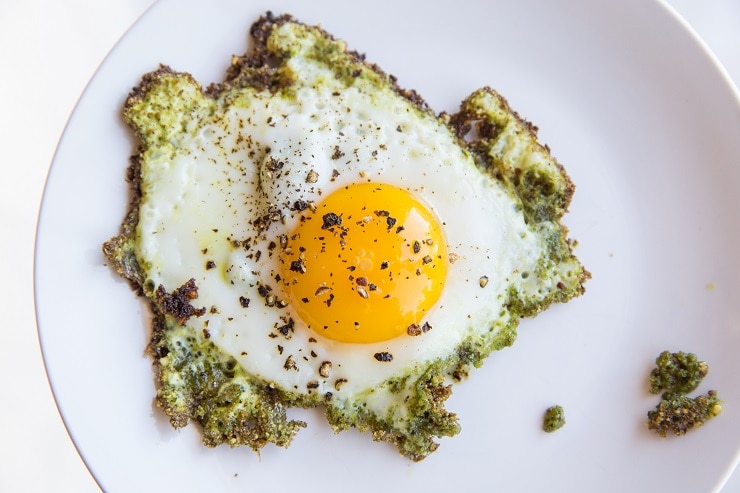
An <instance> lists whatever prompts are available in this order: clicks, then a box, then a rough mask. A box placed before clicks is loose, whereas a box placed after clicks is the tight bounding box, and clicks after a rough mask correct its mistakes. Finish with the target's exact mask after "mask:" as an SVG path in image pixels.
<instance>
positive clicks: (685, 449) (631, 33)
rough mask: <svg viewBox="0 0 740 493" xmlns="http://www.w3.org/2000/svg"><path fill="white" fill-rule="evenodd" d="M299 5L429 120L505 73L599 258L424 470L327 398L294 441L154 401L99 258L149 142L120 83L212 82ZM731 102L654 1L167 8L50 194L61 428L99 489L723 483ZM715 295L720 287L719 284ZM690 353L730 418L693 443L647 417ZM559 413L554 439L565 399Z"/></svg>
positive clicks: (739, 368) (693, 487) (732, 395)
mask: <svg viewBox="0 0 740 493" xmlns="http://www.w3.org/2000/svg"><path fill="white" fill-rule="evenodd" d="M268 9H271V10H273V11H274V12H276V13H281V12H290V13H293V14H294V15H296V16H297V17H298V18H299V19H301V20H303V21H305V22H308V23H321V24H322V25H323V27H324V28H326V29H327V30H328V31H329V32H331V33H333V34H335V35H336V36H338V37H341V38H343V39H345V40H347V41H348V42H349V45H350V48H352V49H356V50H358V51H361V52H365V53H366V54H367V57H368V60H370V61H373V62H377V63H378V64H379V65H380V66H381V67H383V68H384V69H385V70H386V71H388V72H390V73H393V74H395V75H397V76H398V78H399V81H400V83H401V85H402V86H404V87H409V88H415V89H417V90H418V91H419V92H420V93H421V94H422V95H423V96H425V98H426V99H427V101H428V102H429V103H430V104H431V105H432V107H434V108H435V109H436V110H438V111H441V110H447V111H454V110H455V109H456V105H457V104H458V103H459V101H460V100H462V99H463V98H464V97H465V96H466V95H467V94H468V93H470V92H471V91H472V90H474V89H475V88H477V87H479V86H482V85H491V86H493V87H495V88H496V89H498V90H499V91H501V92H502V93H503V94H504V95H506V96H507V97H508V99H509V101H510V103H511V104H512V106H513V107H514V108H515V109H516V110H517V111H519V112H520V113H521V114H522V115H523V116H524V117H526V118H528V119H530V120H531V121H533V122H535V123H536V124H537V125H538V126H539V127H540V129H541V130H540V136H541V138H542V140H543V141H544V142H546V143H548V144H549V145H550V146H551V148H552V149H553V153H554V154H555V155H556V156H557V157H558V158H559V160H560V161H561V162H562V163H564V164H565V166H566V168H567V170H568V172H569V173H570V175H571V176H572V178H573V179H574V181H575V182H576V184H577V186H578V189H577V192H576V196H575V199H574V202H573V205H572V207H571V212H570V214H569V215H567V216H566V218H565V222H566V223H567V225H568V226H569V227H570V229H571V234H572V236H573V237H574V238H577V239H578V240H579V242H580V246H579V248H578V250H577V253H578V254H579V256H580V257H581V259H582V260H583V262H584V263H585V264H586V266H587V267H588V268H589V269H590V270H591V271H592V273H593V279H592V280H591V281H590V282H589V284H588V290H587V293H586V295H585V296H584V297H582V298H580V299H578V300H576V301H573V302H571V303H569V304H567V305H562V306H557V307H554V308H553V309H551V310H550V311H548V312H546V313H544V314H543V315H541V316H539V317H537V318H536V319H533V320H525V321H524V322H523V323H522V325H521V326H520V329H519V334H520V335H519V340H518V341H517V343H516V344H515V345H514V346H513V348H510V349H506V350H504V351H501V352H499V353H496V354H494V355H493V356H492V357H491V358H489V360H488V361H487V362H486V364H485V366H484V367H483V368H482V369H480V370H478V371H475V372H473V373H472V377H471V379H470V380H469V381H467V382H465V383H463V384H461V385H459V386H457V387H456V389H455V394H454V395H453V397H452V398H451V399H450V401H449V402H448V408H450V409H451V410H454V411H456V412H457V413H458V414H459V416H460V418H461V421H462V425H463V431H462V433H461V434H460V435H459V436H457V437H455V438H448V439H444V440H443V441H442V446H441V447H440V449H439V450H438V452H437V453H435V454H433V455H432V456H431V457H429V458H428V459H427V460H425V461H423V462H421V463H416V464H414V463H409V462H408V461H407V460H405V459H403V458H401V457H400V456H399V455H397V454H396V452H395V451H394V450H393V449H392V448H391V447H390V446H388V445H385V444H375V443H372V442H371V440H370V437H369V436H362V435H360V434H359V433H351V432H350V433H345V434H341V435H338V436H334V435H333V434H332V433H331V431H330V430H329V428H328V426H327V425H326V424H324V423H323V422H322V420H321V419H320V417H319V413H317V412H307V411H297V412H295V413H293V414H294V415H295V416H296V417H301V418H303V419H307V420H308V421H309V428H308V429H307V430H303V431H302V432H300V433H299V435H298V437H297V439H296V441H295V443H294V445H293V446H292V447H291V448H290V449H289V450H283V449H279V448H276V447H267V448H266V449H264V450H263V451H262V454H261V456H257V455H256V454H254V453H252V452H251V451H250V450H248V449H229V448H226V447H221V448H218V449H215V450H212V449H206V448H204V447H202V446H201V445H200V444H199V436H198V433H197V430H196V429H195V428H194V427H192V426H190V427H188V428H186V429H185V430H183V431H179V432H178V431H174V430H172V429H171V428H170V427H169V425H168V423H167V422H166V419H164V417H163V415H162V413H161V412H159V411H158V410H156V409H155V407H154V406H153V396H154V383H153V377H152V373H151V362H150V360H149V359H148V358H147V357H146V356H145V355H144V347H145V345H146V343H147V338H148V334H149V326H148V315H147V313H146V309H145V308H144V306H143V305H142V304H141V302H140V300H137V299H136V298H135V297H134V296H133V294H132V293H131V291H130V290H129V287H128V285H127V284H126V283H125V282H123V281H121V280H120V279H118V278H117V276H116V275H115V274H114V273H112V272H111V271H110V270H109V269H108V268H107V267H106V266H105V265H104V259H103V257H102V254H101V251H100V245H101V243H102V242H103V241H105V240H106V239H108V238H109V237H110V236H112V235H114V234H116V232H117V229H118V225H119V223H120V221H121V219H122V217H123V213H124V211H125V209H126V205H127V201H128V191H127V185H126V184H125V182H124V176H125V169H126V167H127V165H128V156H129V155H130V154H132V153H133V152H134V151H135V146H136V144H135V142H134V140H133V138H132V137H131V135H130V134H129V132H128V131H127V129H126V128H125V126H124V125H123V124H122V122H121V117H120V108H121V105H122V103H123V100H124V98H125V97H126V95H127V93H128V91H129V90H130V88H131V87H132V86H134V85H135V84H136V83H137V82H138V78H139V77H140V76H141V75H142V74H143V73H145V72H147V71H150V70H152V69H154V68H156V67H157V65H158V64H159V63H166V64H168V65H170V66H171V67H173V68H174V69H176V70H183V71H189V72H191V73H193V74H194V75H195V77H196V78H197V79H198V80H200V81H202V82H204V83H206V84H207V83H209V82H211V81H218V80H221V78H222V76H223V73H224V71H225V68H226V67H227V66H228V63H229V58H230V55H231V54H233V53H237V54H239V53H242V52H244V51H245V50H246V49H247V31H248V27H249V25H250V24H251V22H252V21H254V20H255V19H256V18H257V17H258V16H259V14H261V13H262V12H263V11H265V10H268ZM739 136H740V105H739V104H738V99H737V96H736V94H735V93H734V92H733V89H731V84H730V83H729V82H728V81H727V80H726V79H725V78H724V76H723V75H722V71H721V70H720V69H719V68H718V67H717V66H716V64H715V62H714V61H713V59H712V57H711V56H710V55H708V54H707V52H706V51H705V50H704V49H703V48H702V46H701V44H700V43H699V42H697V40H696V39H694V38H693V37H692V35H691V34H690V33H689V32H688V31H687V29H686V28H685V27H684V25H683V24H682V23H681V22H680V21H679V20H678V19H677V18H675V17H674V16H673V15H672V14H671V13H670V12H669V10H668V9H667V7H665V6H664V5H663V4H661V3H659V2H655V1H645V0H623V1H621V2H612V1H607V0H603V1H594V0H561V1H558V2H551V1H547V0H525V1H521V0H520V1H517V2H513V1H507V2H505V1H497V2H484V1H478V2H476V1H473V0H458V1H455V2H444V3H442V2H440V3H428V2H397V1H390V0H378V1H374V2H363V3H352V2H346V1H342V0H336V1H321V2H310V3H309V2H303V3H302V2H298V1H294V2H291V1H287V0H286V1H283V0H275V1H270V2H266V1H262V0H253V1H246V2H245V1H242V0H227V1H223V2H209V3H208V4H206V3H205V2H200V1H196V0H193V1H189V2H178V1H174V0H171V1H162V2H160V3H158V4H156V5H154V7H153V8H152V9H151V10H149V11H148V12H147V13H146V14H145V15H144V16H143V18H142V19H141V20H140V21H139V22H138V23H137V24H136V25H135V26H134V27H133V28H132V29H131V30H130V32H129V33H128V34H127V35H126V36H125V37H124V39H123V40H122V41H121V42H120V43H119V44H118V45H117V46H116V47H115V49H114V50H113V51H112V52H111V54H110V56H109V57H108V58H107V59H106V61H105V62H104V63H103V65H102V66H101V67H100V69H99V71H98V72H97V74H96V75H95V77H94V79H93V80H92V82H91V83H90V85H89V87H88V89H87V90H86V92H85V94H84V96H83V97H82V99H81V100H80V102H79V104H78V106H77V109H76V110H75V112H74V114H73V115H72V118H71V119H70V122H69V125H68V127H67V129H66V131H65V134H64V137H63V139H62V141H61V143H60V145H59V149H58V151H57V154H56V157H55V160H54V163H53V166H52V168H51V172H50V174H49V178H48V183H47V187H46V191H45V196H44V202H43V206H42V211H41V217H40V221H39V230H38V240H37V241H38V242H37V251H36V298H37V315H38V323H39V332H40V337H41V342H42V347H43V352H44V358H45V361H46V365H47V371H48V374H49V378H50V380H51V383H52V387H53V389H54V394H55V397H56V400H57V404H58V406H59V409H60V410H61V413H62V415H63V417H64V420H65V423H66V425H67V427H68V429H69V432H70V434H71V436H72V438H73V440H74V441H75V444H76V446H77V448H78V449H79V451H80V453H81V455H82V457H83V458H84V460H85V462H86V464H87V465H88V467H89V468H90V470H91V471H92V473H93V475H94V476H95V478H96V480H97V481H98V482H99V484H100V485H101V487H102V488H103V489H104V490H105V491H107V492H119V491H120V492H129V491H157V490H158V491H183V492H189V491H206V490H214V491H235V492H236V491H247V490H249V491H253V490H257V489H259V490H261V491H270V490H281V491H290V488H309V487H310V488H321V489H322V490H323V491H342V490H346V489H348V488H352V489H353V490H355V491H373V492H376V491H385V490H391V491H401V490H408V491H413V490H417V489H418V490H422V489H424V490H427V491H436V490H448V489H450V488H453V487H454V488H456V489H457V490H461V491H462V490H466V489H468V488H466V487H473V486H474V487H477V488H481V491H483V489H482V488H484V487H486V486H490V487H494V486H495V487H496V490H497V491H545V490H547V491H571V492H577V491H583V492H593V491H599V492H607V491H614V492H622V491H673V492H684V491H685V492H692V493H693V492H700V491H712V490H717V489H719V488H720V487H721V485H722V484H723V482H724V479H725V478H726V476H727V475H728V474H729V473H730V471H731V470H732V467H733V466H734V464H735V463H736V460H737V457H738V450H739V447H740V427H738V426H737V423H738V421H739V420H740V404H739V403H740V386H738V385H737V384H736V382H737V375H740V358H738V357H737V354H738V347H740V346H739V345H740V303H738V300H740V260H738V255H737V253H736V251H737V247H736V244H737V242H738V240H740V225H739V224H738V221H737V219H736V213H737V211H738V210H740V199H739V198H738V197H740V194H739V193H738V190H740V138H739ZM712 288H713V289H712ZM664 349H671V350H678V349H682V350H687V351H692V352H695V353H697V354H698V355H699V356H700V357H701V358H703V359H705V360H707V361H708V362H709V363H710V366H711V373H710V375H709V376H708V377H707V379H706V380H705V383H704V384H703V385H702V387H700V389H699V390H701V391H707V390H709V389H710V388H715V389H717V390H718V391H719V393H720V396H721V397H723V398H724V399H725V401H726V402H725V411H724V413H723V414H722V415H721V416H720V417H718V418H717V419H715V420H714V421H712V422H710V423H709V424H707V425H706V426H705V427H704V428H703V429H701V430H699V431H696V432H691V433H689V434H688V435H687V436H685V437H681V438H678V439H676V438H668V439H659V438H657V437H656V436H654V435H652V434H651V433H650V432H648V431H647V430H646V427H645V425H644V420H645V414H646V412H647V411H648V410H649V409H651V408H652V407H653V406H654V405H655V404H656V397H655V396H652V395H650V394H648V392H647V383H646V378H647V374H648V372H649V370H650V368H651V365H652V362H653V360H654V358H655V357H656V356H657V354H658V353H659V352H660V351H662V350H664ZM554 403H559V404H562V405H563V406H564V407H565V410H566V415H567V420H568V424H567V425H566V426H565V428H563V429H562V430H560V431H558V432H557V433H554V434H549V435H548V434H545V433H543V432H542V431H541V430H540V426H541V420H542V413H543V411H544V409H545V408H546V407H548V406H549V405H551V404H554Z"/></svg>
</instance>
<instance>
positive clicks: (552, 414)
mask: <svg viewBox="0 0 740 493" xmlns="http://www.w3.org/2000/svg"><path fill="white" fill-rule="evenodd" d="M564 425H565V411H564V410H563V406H552V407H548V408H547V411H545V419H544V422H543V423H542V429H543V430H545V431H546V432H547V433H552V432H553V431H555V430H559V429H560V428H562V427H563V426H564Z"/></svg>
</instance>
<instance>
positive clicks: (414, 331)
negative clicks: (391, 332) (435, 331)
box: [406, 324, 421, 336]
mask: <svg viewBox="0 0 740 493" xmlns="http://www.w3.org/2000/svg"><path fill="white" fill-rule="evenodd" d="M406 333H407V334H408V335H410V336H420V335H421V326H420V325H419V324H411V325H409V326H408V328H407V329H406Z"/></svg>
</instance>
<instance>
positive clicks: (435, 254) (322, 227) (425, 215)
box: [280, 183, 448, 343]
mask: <svg viewBox="0 0 740 493" xmlns="http://www.w3.org/2000/svg"><path fill="white" fill-rule="evenodd" d="M312 209H313V208H312ZM306 212H307V214H306V215H305V216H304V218H303V219H302V221H301V222H300V223H299V224H298V226H297V227H296V228H295V230H293V231H292V232H291V234H290V235H289V237H288V241H287V242H285V243H286V244H285V248H283V250H282V253H281V259H280V260H281V268H282V272H281V278H282V280H283V281H284V285H285V289H286V291H287V293H288V295H289V297H290V300H291V302H292V304H293V306H294V307H295V309H296V311H297V313H298V315H299V316H300V317H301V318H302V319H303V321H304V322H305V323H306V325H308V326H309V327H310V328H311V329H313V330H314V331H315V332H317V333H319V334H321V335H323V336H325V337H328V338H330V339H334V340H337V341H342V342H353V343H369V342H380V341H385V340H388V339H392V338H394V337H398V336H399V335H402V334H409V335H412V336H414V335H420V334H423V333H424V332H426V331H428V330H429V329H431V327H430V326H429V324H426V323H425V322H424V320H423V317H424V314H425V313H426V312H427V311H428V310H429V309H430V308H431V307H432V306H433V305H434V303H435V302H436V301H437V299H439V296H440V294H441V292H442V288H443V287H444V283H445V277H446V275H447V263H448V258H447V251H446V246H445V241H444V237H443V235H442V231H441V228H440V226H439V224H438V221H437V219H436V218H435V217H434V215H433V214H432V213H431V212H430V211H429V210H428V209H427V208H426V207H425V206H424V205H422V204H421V203H420V202H419V201H418V200H416V198H414V197H413V196H412V195H411V194H410V193H409V192H407V191H405V190H401V189H400V188H396V187H393V186H389V185H383V184H377V183H362V184H356V185H350V186H348V187H345V188H341V189H339V190H337V191H335V192H334V193H332V194H331V195H329V196H328V197H327V198H326V199H325V200H324V201H323V202H321V203H320V204H319V205H318V206H317V207H316V208H315V210H313V211H311V210H306Z"/></svg>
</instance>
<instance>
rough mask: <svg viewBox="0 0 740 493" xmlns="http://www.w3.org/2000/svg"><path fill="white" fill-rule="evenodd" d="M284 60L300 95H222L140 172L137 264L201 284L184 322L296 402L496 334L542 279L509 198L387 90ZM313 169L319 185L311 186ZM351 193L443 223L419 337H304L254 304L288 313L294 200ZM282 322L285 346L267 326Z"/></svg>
mask: <svg viewBox="0 0 740 493" xmlns="http://www.w3.org/2000/svg"><path fill="white" fill-rule="evenodd" d="M291 63H292V64H293V66H292V69H293V70H294V71H296V72H299V73H301V74H302V77H301V79H300V81H299V82H298V83H297V84H298V85H297V86H296V87H295V88H294V89H295V94H294V95H291V96H290V97H274V96H273V95H272V94H271V93H269V92H266V91H263V92H257V91H252V92H249V91H242V92H241V93H240V94H239V95H238V98H235V97H233V95H232V97H231V98H230V97H229V95H228V94H227V95H224V96H222V97H221V98H220V99H219V100H216V101H213V102H212V103H211V104H212V105H213V107H214V109H217V111H214V112H213V115H212V116H210V117H208V118H207V119H204V120H203V121H201V122H199V126H198V129H197V130H196V131H195V132H193V133H191V134H186V135H182V136H180V137H179V140H178V142H177V146H176V148H175V150H173V152H172V154H167V153H161V155H159V156H154V155H151V156H148V159H147V160H145V161H143V165H142V166H143V167H142V170H141V173H142V176H143V177H145V178H144V179H143V180H142V190H141V191H142V200H141V204H140V219H139V224H138V227H137V235H138V238H139V242H138V251H137V255H138V257H139V258H141V259H144V262H143V263H144V266H145V271H146V275H147V277H148V279H149V281H151V283H153V285H162V286H164V287H165V288H166V289H167V290H168V291H172V290H174V289H175V288H177V287H178V286H180V285H182V284H183V283H185V282H186V281H187V280H188V279H190V278H195V280H196V284H197V286H198V289H199V291H198V293H199V296H198V299H197V300H194V301H193V304H194V305H196V306H202V307H205V308H206V309H207V313H206V314H205V315H204V316H202V317H199V318H191V319H190V320H189V321H188V322H187V323H188V324H189V325H190V326H192V327H193V328H195V329H196V330H197V331H199V332H201V331H202V332H203V333H204V334H206V335H207V337H209V338H210V340H211V341H212V342H213V343H214V344H215V345H216V346H218V347H219V348H220V349H221V350H223V351H225V352H227V353H228V354H231V355H232V356H233V357H234V358H236V359H237V361H238V362H239V363H240V364H241V365H242V366H243V368H244V369H245V370H246V371H247V372H249V373H250V374H252V375H255V376H258V377H261V378H263V379H265V380H267V381H270V382H273V383H274V384H275V385H278V386H279V387H280V388H282V389H285V390H287V391H290V392H297V393H312V392H318V393H325V392H332V393H334V394H335V395H336V396H337V397H339V396H342V395H347V396H350V395H356V394H360V393H363V392H367V391H368V390H369V389H373V388H374V387H376V386H377V385H378V384H379V383H381V382H383V381H385V380H386V379H388V378H390V377H392V376H394V375H402V374H404V372H407V371H409V369H411V368H414V367H417V366H419V365H424V364H425V363H426V362H429V361H432V360H434V359H436V358H440V357H444V356H445V355H446V354H449V353H450V352H451V351H453V350H454V348H455V347H456V346H457V345H458V344H459V343H460V342H461V341H462V340H463V339H464V338H465V337H466V336H469V335H473V334H484V333H486V332H488V331H489V330H492V327H493V325H494V322H495V321H496V320H498V319H499V318H500V317H501V313H502V304H503V302H504V301H505V293H506V292H507V290H508V289H509V287H510V286H512V285H517V284H521V283H522V282H524V281H523V280H522V277H521V273H526V272H529V271H531V270H533V269H535V268H536V265H537V261H538V259H539V258H540V256H541V255H542V252H543V247H542V245H541V243H540V241H538V239H537V237H536V235H534V234H532V232H531V231H530V230H529V228H528V227H527V225H526V224H525V222H524V219H523V216H522V214H521V213H520V207H519V205H518V203H517V202H516V200H514V199H513V198H511V197H510V196H509V194H507V193H506V191H505V190H504V189H503V188H502V186H501V185H500V184H499V183H498V182H496V181H495V180H494V179H492V178H491V177H490V176H489V175H488V174H487V173H485V172H482V171H481V170H480V169H479V168H477V167H476V165H475V163H474V161H473V159H472V158H471V156H470V155H469V154H468V153H467V152H466V151H464V150H462V149H461V147H460V146H459V144H458V142H457V139H456V138H455V137H454V135H452V133H451V132H450V131H449V130H448V129H447V128H446V127H445V126H444V125H442V124H441V123H440V121H439V120H438V119H436V118H434V117H432V116H430V115H429V114H428V113H425V112H422V111H419V109H418V108H416V107H414V106H413V105H412V104H411V103H409V102H408V101H407V100H405V99H403V98H400V97H398V95H397V94H395V93H394V92H393V91H392V90H390V89H387V90H385V91H380V92H379V91H377V89H376V90H374V91H372V92H371V91H368V90H367V89H368V86H366V85H364V84H362V83H358V84H355V85H354V86H352V87H341V83H340V82H338V81H336V80H335V78H334V77H333V76H330V74H328V73H326V72H327V70H328V69H325V68H324V69H322V67H320V66H317V65H316V64H311V63H310V62H309V61H308V60H307V59H306V58H304V57H294V58H292V59H291ZM340 89H341V90H340ZM340 155H341V157H339V158H337V156H340ZM276 163H277V164H276ZM278 166H279V167H278ZM310 172H312V173H313V178H316V181H315V182H308V181H307V176H308V174H309V173H310ZM337 173H338V174H337ZM361 181H371V182H377V183H386V184H390V185H395V186H397V187H400V188H403V189H406V190H409V191H411V192H412V193H414V194H415V195H416V196H417V197H419V199H420V200H421V201H422V202H423V203H425V204H427V205H428V206H429V208H430V209H431V210H432V211H433V212H434V214H435V215H436V217H437V218H438V219H439V221H440V223H441V224H442V228H443V231H444V234H445V236H446V240H447V249H448V251H449V252H451V253H453V254H454V255H455V256H456V261H455V262H454V263H451V264H450V266H449V269H448V275H447V280H446V283H445V288H444V290H443V292H442V295H441V297H440V299H439V301H438V302H437V304H436V305H435V306H434V307H433V308H432V310H430V311H429V312H428V314H427V316H426V317H425V320H426V321H427V322H428V323H429V324H430V325H431V326H432V327H433V329H432V330H431V331H429V332H427V333H425V334H424V335H423V336H421V337H408V336H404V337H399V338H397V339H394V340H390V341H385V342H381V343H373V344H349V343H340V342H336V341H332V340H329V339H326V338H323V337H322V336H321V335H320V334H316V333H314V332H312V331H311V330H309V329H307V328H306V326H305V324H303V322H302V321H301V320H300V318H299V317H298V316H297V315H296V314H295V312H294V310H293V307H292V306H291V305H290V304H288V305H287V306H285V307H282V308H280V307H278V306H267V305H266V299H265V297H264V296H262V295H261V294H260V292H259V288H260V286H263V287H264V286H269V287H270V288H271V289H272V291H271V292H270V294H271V295H274V296H275V299H276V300H277V301H278V302H281V301H288V300H287V296H286V295H285V293H283V292H282V290H281V284H280V282H277V281H276V280H275V276H276V274H277V273H278V272H279V271H280V267H279V263H278V255H279V251H280V244H279V243H280V242H279V237H280V235H289V234H290V232H291V230H292V229H293V228H294V226H295V225H296V224H297V221H298V220H299V218H300V215H301V214H304V215H305V214H310V213H311V212H310V210H306V211H303V212H297V211H294V210H291V208H292V204H293V203H294V202H295V201H296V200H298V199H301V200H304V201H306V202H313V203H315V204H318V203H319V202H320V201H321V200H322V197H326V196H327V195H328V194H330V193H332V192H333V191H334V190H336V189H337V188H339V187H343V186H345V185H348V184H352V183H357V182H361ZM378 206H379V208H382V204H378ZM270 211H272V212H273V216H274V217H273V219H275V218H277V217H279V216H282V220H276V221H273V222H272V223H271V224H270V225H269V227H268V228H267V229H266V230H263V229H261V227H259V224H257V225H255V220H256V219H257V218H260V217H263V216H265V215H267V214H268V213H269V212H270ZM247 243H248V245H247ZM271 243H273V245H271ZM275 245H277V246H275ZM257 252H260V253H259V254H258V253H257ZM209 262H213V264H215V267H212V268H209V266H212V265H213V264H209ZM525 275H526V274H525ZM482 276H486V277H487V279H488V283H487V284H486V285H485V287H481V283H480V278H481V277H482ZM263 294H264V293H263ZM240 300H241V301H240ZM244 300H249V301H248V306H247V307H244V306H243V305H244V303H246V302H245V301H244ZM290 320H292V321H293V322H292V323H293V327H292V330H291V331H290V332H289V333H288V337H286V336H285V335H283V334H282V333H281V332H280V331H279V330H277V328H279V327H284V326H285V325H286V324H287V323H289V321H290ZM378 320H379V322H382V316H379V319H378ZM381 351H387V352H390V353H391V354H392V355H393V360H392V361H390V362H379V361H377V360H376V359H375V358H374V357H373V355H374V354H375V353H377V352H381ZM289 358H290V359H289ZM291 361H292V363H291ZM327 361H328V362H331V372H330V375H329V376H328V377H324V376H322V375H321V374H320V373H319V368H320V366H321V364H322V363H324V362H327ZM338 380H340V382H339V383H340V384H341V385H338V384H337V381H338ZM317 384H318V385H317ZM384 405H385V404H384V403H379V404H378V408H379V409H381V408H382V407H383V406H384Z"/></svg>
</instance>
